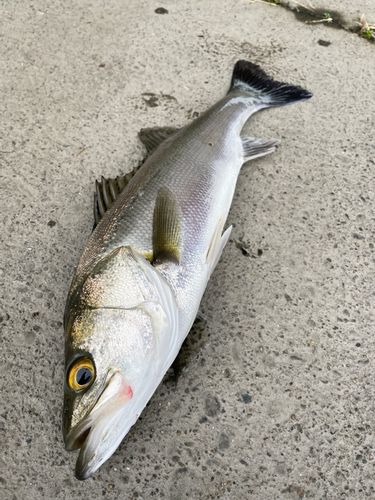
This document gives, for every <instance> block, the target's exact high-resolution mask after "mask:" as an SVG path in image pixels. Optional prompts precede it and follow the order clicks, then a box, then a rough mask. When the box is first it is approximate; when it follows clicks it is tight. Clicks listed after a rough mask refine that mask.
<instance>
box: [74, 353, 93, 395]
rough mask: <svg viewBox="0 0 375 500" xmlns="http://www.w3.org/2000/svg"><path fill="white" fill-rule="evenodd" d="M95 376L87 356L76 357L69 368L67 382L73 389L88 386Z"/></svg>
mask: <svg viewBox="0 0 375 500" xmlns="http://www.w3.org/2000/svg"><path fill="white" fill-rule="evenodd" d="M94 377H95V368H94V365H93V362H92V361H91V359H89V358H80V359H78V360H77V361H76V362H75V363H74V364H73V366H72V367H71V368H70V370H69V376H68V383H69V387H70V388H71V389H73V391H80V390H81V389H85V388H86V387H88V386H89V385H90V384H91V382H92V381H93V380H94Z"/></svg>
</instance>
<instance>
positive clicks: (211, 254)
mask: <svg viewBox="0 0 375 500" xmlns="http://www.w3.org/2000/svg"><path fill="white" fill-rule="evenodd" d="M225 219H226V215H225V214H223V215H222V216H221V217H220V220H219V222H218V224H217V226H216V229H215V231H214V234H213V236H212V239H211V243H210V246H209V249H208V251H207V256H206V264H207V266H208V272H207V281H208V280H209V278H210V276H211V274H212V271H213V270H214V269H215V267H216V264H217V263H218V262H219V259H220V257H221V254H222V253H223V250H224V247H225V245H226V244H227V242H228V240H229V236H230V233H231V232H232V228H233V226H229V227H228V229H226V230H225V232H224V234H221V233H222V231H223V228H224V224H225Z"/></svg>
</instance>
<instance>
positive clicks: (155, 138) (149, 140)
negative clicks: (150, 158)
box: [138, 127, 180, 153]
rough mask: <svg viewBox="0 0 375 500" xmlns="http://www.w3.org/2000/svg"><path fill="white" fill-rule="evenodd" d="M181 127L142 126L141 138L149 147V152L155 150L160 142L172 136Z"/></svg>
mask: <svg viewBox="0 0 375 500" xmlns="http://www.w3.org/2000/svg"><path fill="white" fill-rule="evenodd" d="M179 130H180V129H179V128H174V127H154V128H142V129H141V130H140V132H139V134H138V135H139V138H140V139H141V141H142V142H143V144H144V145H145V146H146V148H147V152H148V153H150V151H153V150H154V149H155V148H156V147H157V146H159V144H161V143H162V142H164V141H165V139H168V137H171V136H172V135H174V134H175V133H176V132H178V131H179Z"/></svg>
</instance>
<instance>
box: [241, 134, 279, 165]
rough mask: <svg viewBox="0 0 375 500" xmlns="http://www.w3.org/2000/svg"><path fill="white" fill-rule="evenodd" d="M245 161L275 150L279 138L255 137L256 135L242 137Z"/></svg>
mask: <svg viewBox="0 0 375 500" xmlns="http://www.w3.org/2000/svg"><path fill="white" fill-rule="evenodd" d="M241 139H242V150H243V156H244V161H248V160H253V159H254V158H258V157H259V156H264V155H268V153H273V152H274V151H275V147H276V145H277V144H278V143H279V142H280V141H279V140H278V139H270V140H268V141H267V140H264V139H254V137H241Z"/></svg>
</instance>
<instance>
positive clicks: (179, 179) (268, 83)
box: [63, 61, 312, 479]
mask: <svg viewBox="0 0 375 500" xmlns="http://www.w3.org/2000/svg"><path fill="white" fill-rule="evenodd" d="M311 96H312V94H311V93H310V92H308V91H307V90H305V89H303V88H301V87H297V86H294V85H288V84H285V83H280V82H277V81H274V80H273V79H272V78H270V77H269V76H268V75H267V74H266V73H265V72H264V71H263V70H262V69H261V68H259V67H258V66H256V65H255V64H252V63H250V62H247V61H238V62H237V63H236V65H235V67H234V71H233V77H232V83H231V87H230V89H229V92H228V93H227V95H226V96H225V97H223V98H222V99H221V100H220V101H219V102H217V103H216V104H215V105H214V106H212V107H211V108H210V109H209V110H208V111H206V112H205V113H203V114H201V115H200V116H199V117H198V118H197V119H196V120H194V121H193V122H192V123H190V124H188V125H186V126H185V127H183V128H181V129H179V130H178V129H171V128H158V129H143V130H142V131H141V133H140V138H141V140H142V142H143V143H144V144H145V146H146V148H147V150H148V152H149V156H148V157H147V159H146V161H145V162H144V164H143V165H142V166H141V167H140V168H138V169H136V171H134V172H132V173H131V174H128V175H126V176H124V177H118V178H116V179H103V178H102V181H101V182H97V184H96V193H95V202H94V217H95V224H96V227H95V230H94V231H93V233H92V234H91V237H90V239H89V241H88V244H87V246H86V248H85V249H84V251H83V254H82V257H81V259H80V261H79V264H78V267H77V270H76V274H75V276H74V278H73V281H72V284H71V288H70V291H69V295H68V299H67V304H66V310H65V318H64V320H65V321H64V323H65V326H64V327H65V333H66V350H65V369H66V372H65V386H64V394H65V396H64V411H63V429H64V439H65V445H66V449H67V450H75V449H79V448H80V453H79V456H78V460H77V464H76V471H75V474H76V477H77V478H78V479H87V478H88V477H90V476H91V475H92V474H93V473H94V472H95V471H96V470H97V469H98V468H99V467H100V465H101V464H102V463H103V462H104V461H105V460H107V459H108V458H109V457H110V456H111V455H112V454H113V453H114V451H115V450H116V448H117V447H118V446H119V444H120V442H121V441H122V439H123V438H124V436H125V435H126V434H127V432H128V431H129V429H130V427H131V426H132V425H134V423H135V422H136V420H137V418H138V417H139V415H140V414H141V412H142V410H143V409H144V407H145V406H146V403H147V402H148V400H149V399H150V398H151V396H152V394H153V393H154V391H155V390H156V388H157V387H158V385H159V384H160V382H161V380H162V378H163V376H164V375H165V373H166V371H167V370H168V368H169V366H170V365H171V364H172V362H173V360H174V359H175V357H176V355H177V354H178V351H179V349H180V347H181V344H182V342H183V341H184V339H185V337H186V335H187V334H188V333H189V330H190V328H191V326H192V324H193V322H194V319H195V317H196V314H197V311H198V307H199V303H200V301H201V298H202V295H203V293H204V290H205V288H206V285H207V282H208V279H209V278H210V275H211V273H212V271H213V269H214V268H215V266H216V264H217V262H218V260H219V258H220V255H221V253H222V251H223V248H224V246H225V244H226V243H227V241H228V238H229V235H230V232H231V229H232V228H231V227H229V228H228V229H226V231H225V232H224V233H223V229H224V225H225V221H226V219H227V215H228V212H229V208H230V205H231V202H232V198H233V195H234V190H235V186H236V181H237V177H238V174H239V172H240V169H241V166H242V165H243V163H244V162H246V161H248V160H250V159H253V158H257V157H259V156H263V155H266V154H268V153H271V152H273V151H274V149H275V146H276V144H277V143H278V141H277V140H261V139H254V138H251V137H242V136H241V135H240V133H241V130H242V127H243V125H244V123H245V122H246V120H247V119H248V118H249V117H250V116H251V115H252V114H253V113H254V112H256V111H258V110H260V109H263V108H267V107H270V106H283V105H285V104H290V103H293V102H298V101H303V100H306V99H309V98H310V97H311Z"/></svg>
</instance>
